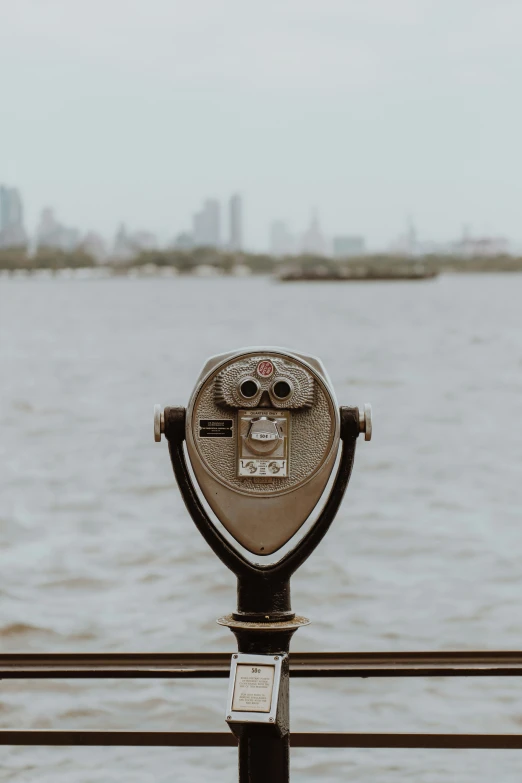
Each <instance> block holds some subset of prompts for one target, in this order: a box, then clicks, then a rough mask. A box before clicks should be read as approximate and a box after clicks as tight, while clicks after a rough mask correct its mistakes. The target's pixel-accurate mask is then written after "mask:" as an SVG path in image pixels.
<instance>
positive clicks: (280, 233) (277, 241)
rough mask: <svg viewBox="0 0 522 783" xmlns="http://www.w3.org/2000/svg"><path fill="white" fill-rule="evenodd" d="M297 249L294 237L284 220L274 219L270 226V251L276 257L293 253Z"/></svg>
mask: <svg viewBox="0 0 522 783" xmlns="http://www.w3.org/2000/svg"><path fill="white" fill-rule="evenodd" d="M294 250H295V242H294V237H293V236H292V234H291V233H290V231H289V230H288V226H287V224H286V223H285V222H284V220H274V221H273V223H272V225H271V226H270V253H271V255H273V256H276V258H283V257H284V256H289V255H291V254H292V253H293V252H294Z"/></svg>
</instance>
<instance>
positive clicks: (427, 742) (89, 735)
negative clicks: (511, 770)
mask: <svg viewBox="0 0 522 783" xmlns="http://www.w3.org/2000/svg"><path fill="white" fill-rule="evenodd" d="M0 745H62V746H63V745H66V746H98V747H107V746H112V747H161V748H168V747H214V748H218V747H219V748H223V747H236V745H237V739H236V737H235V736H234V735H233V734H232V733H227V732H222V731H219V732H218V731H216V732H212V731H201V732H193V731H186V732H183V731H97V730H87V731H82V730H73V731H60V730H48V729H45V730H44V729H23V730H20V729H1V730H0ZM291 746H292V747H293V748H425V749H428V748H432V749H433V748H438V749H441V750H442V749H468V750H520V749H522V734H421V733H392V732H389V733H388V732H371V733H364V732H295V733H292V734H291Z"/></svg>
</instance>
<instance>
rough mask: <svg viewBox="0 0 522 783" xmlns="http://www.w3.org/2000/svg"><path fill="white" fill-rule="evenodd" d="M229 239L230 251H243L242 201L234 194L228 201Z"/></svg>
mask: <svg viewBox="0 0 522 783" xmlns="http://www.w3.org/2000/svg"><path fill="white" fill-rule="evenodd" d="M229 221H230V224H229V231H230V234H229V239H228V246H229V248H230V250H233V251H238V250H242V249H243V199H242V198H241V196H240V195H239V193H234V195H233V196H231V198H230V201H229Z"/></svg>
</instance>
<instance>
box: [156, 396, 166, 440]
mask: <svg viewBox="0 0 522 783" xmlns="http://www.w3.org/2000/svg"><path fill="white" fill-rule="evenodd" d="M164 432H165V415H164V413H163V411H162V410H161V405H155V406H154V440H155V441H156V443H159V442H160V440H161V436H162V434H163V433H164Z"/></svg>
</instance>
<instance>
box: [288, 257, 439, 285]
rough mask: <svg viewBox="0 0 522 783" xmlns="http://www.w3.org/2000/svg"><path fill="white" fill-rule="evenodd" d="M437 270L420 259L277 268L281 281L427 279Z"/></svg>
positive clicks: (292, 265)
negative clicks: (413, 260) (397, 261)
mask: <svg viewBox="0 0 522 783" xmlns="http://www.w3.org/2000/svg"><path fill="white" fill-rule="evenodd" d="M438 274H439V272H438V270H437V269H436V268H435V267H434V266H433V265H431V264H428V263H423V262H420V261H415V262H408V261H401V262H399V263H390V262H389V261H388V262H386V263H382V262H381V263H375V262H374V263H370V262H364V261H357V262H352V261H350V262H335V263H332V262H330V263H328V262H325V263H317V264H300V263H294V264H292V263H290V264H285V265H284V266H283V267H282V268H281V269H279V270H278V271H277V272H276V275H275V276H276V278H277V279H278V280H280V281H281V282H298V281H318V280H319V281H332V280H334V281H351V282H359V281H363V280H375V281H377V280H427V279H430V278H434V277H437V275H438Z"/></svg>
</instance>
